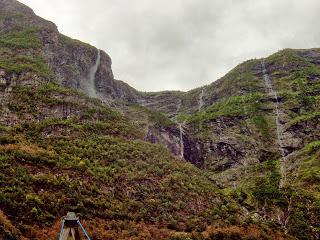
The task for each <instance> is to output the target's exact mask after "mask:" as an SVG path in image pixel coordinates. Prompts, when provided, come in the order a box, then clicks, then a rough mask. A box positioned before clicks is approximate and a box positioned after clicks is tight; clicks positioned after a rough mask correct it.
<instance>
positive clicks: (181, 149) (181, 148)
mask: <svg viewBox="0 0 320 240" xmlns="http://www.w3.org/2000/svg"><path fill="white" fill-rule="evenodd" d="M179 130H180V157H181V158H182V159H183V158H184V142H183V134H184V129H183V124H182V123H179Z"/></svg>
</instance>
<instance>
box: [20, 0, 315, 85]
mask: <svg viewBox="0 0 320 240" xmlns="http://www.w3.org/2000/svg"><path fill="white" fill-rule="evenodd" d="M20 1H21V2H23V3H25V4H26V5H28V6H30V7H32V8H33V10H34V11H35V13H36V14H37V15H39V16H41V17H43V18H46V19H48V20H51V21H53V22H55V23H56V24H57V26H58V28H59V30H60V32H62V33H63V34H65V35H68V36H70V37H72V38H76V39H79V40H82V41H85V42H88V43H90V44H92V45H95V46H97V47H98V48H100V49H102V50H104V51H106V52H107V53H108V54H109V55H110V56H111V58H112V61H113V73H114V76H115V78H117V79H121V80H124V81H125V82H127V83H129V84H130V85H131V86H133V87H135V88H137V89H138V90H146V91H159V90H189V89H192V88H195V87H199V86H201V85H205V84H208V83H211V82H213V81H215V80H217V79H218V78H219V77H222V76H223V75H224V74H225V73H227V72H228V71H229V70H231V69H232V68H233V67H234V66H236V65H237V64H239V63H241V62H242V61H245V60H247V59H251V58H255V57H257V58H259V57H263V56H266V55H269V54H271V53H273V52H275V51H277V50H280V49H282V48H288V47H290V48H310V47H320V30H319V19H320V1H319V0H241V1H240V0H90V1H89V0H20Z"/></svg>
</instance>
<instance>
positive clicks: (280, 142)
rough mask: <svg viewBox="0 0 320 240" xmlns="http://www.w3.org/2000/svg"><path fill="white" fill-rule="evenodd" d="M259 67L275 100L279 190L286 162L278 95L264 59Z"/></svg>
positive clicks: (283, 177) (282, 181)
mask: <svg viewBox="0 0 320 240" xmlns="http://www.w3.org/2000/svg"><path fill="white" fill-rule="evenodd" d="M261 66H262V73H263V79H264V83H265V86H266V89H267V91H268V93H269V95H270V96H271V97H272V98H273V99H274V100H275V102H274V109H275V114H276V126H277V140H278V145H279V151H280V153H281V164H280V174H281V180H280V183H279V188H282V187H283V184H284V182H285V180H286V173H285V168H284V164H285V162H286V153H285V150H284V147H283V126H282V124H281V123H280V111H279V100H278V94H277V91H276V90H275V89H274V87H273V84H272V80H271V78H270V76H269V75H268V73H267V69H266V64H265V60H264V59H263V60H262V61H261Z"/></svg>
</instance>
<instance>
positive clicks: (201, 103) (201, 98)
mask: <svg viewBox="0 0 320 240" xmlns="http://www.w3.org/2000/svg"><path fill="white" fill-rule="evenodd" d="M203 97H204V90H203V89H202V90H201V93H200V96H199V101H198V111H199V112H200V111H201V108H202V107H203V105H204V102H203Z"/></svg>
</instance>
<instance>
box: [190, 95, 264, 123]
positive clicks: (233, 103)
mask: <svg viewBox="0 0 320 240" xmlns="http://www.w3.org/2000/svg"><path fill="white" fill-rule="evenodd" d="M263 97H264V95H262V94H260V93H252V94H247V95H243V96H233V97H230V98H228V99H227V100H223V101H220V102H218V103H216V104H214V105H212V106H211V107H210V108H208V109H207V110H206V111H202V112H200V113H199V114H195V115H194V116H192V117H191V119H190V122H194V121H208V120H212V119H215V118H217V117H220V116H224V117H236V116H250V115H252V114H254V113H256V111H258V107H259V106H260V104H261V102H260V100H261V99H262V98H263Z"/></svg>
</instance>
